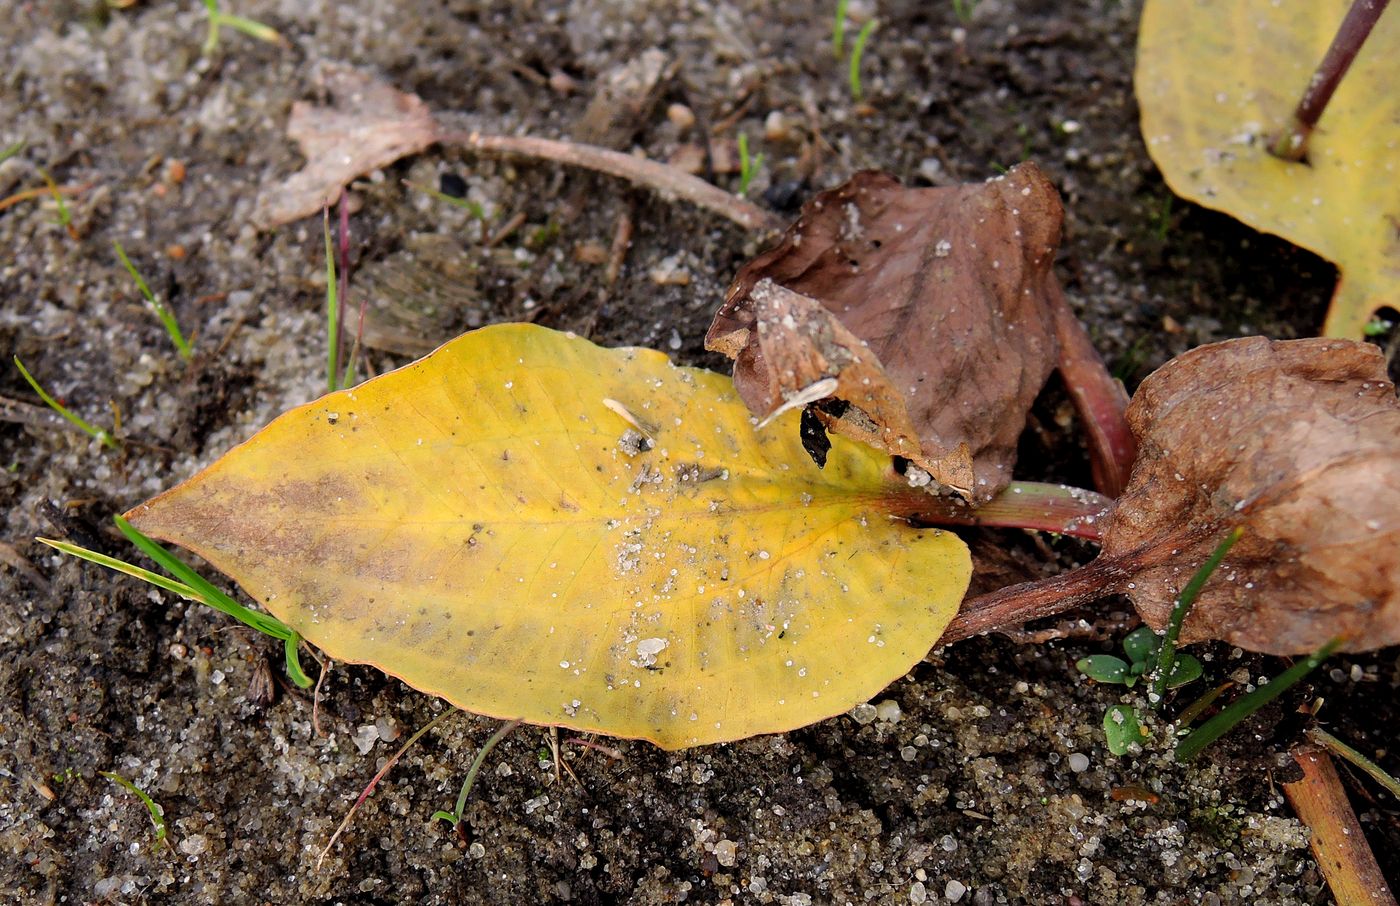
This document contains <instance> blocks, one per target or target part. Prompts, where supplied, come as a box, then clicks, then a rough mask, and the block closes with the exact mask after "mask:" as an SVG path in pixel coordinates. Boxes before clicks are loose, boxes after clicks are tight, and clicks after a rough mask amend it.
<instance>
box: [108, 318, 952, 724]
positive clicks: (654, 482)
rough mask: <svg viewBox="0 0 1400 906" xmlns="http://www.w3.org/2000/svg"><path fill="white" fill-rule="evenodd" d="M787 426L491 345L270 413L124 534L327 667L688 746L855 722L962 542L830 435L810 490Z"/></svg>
mask: <svg viewBox="0 0 1400 906" xmlns="http://www.w3.org/2000/svg"><path fill="white" fill-rule="evenodd" d="M797 418H798V416H797V414H796V413H790V414H789V416H788V417H785V418H780V419H778V420H777V421H776V422H774V423H773V424H772V425H770V426H768V427H766V428H765V429H764V430H762V431H756V430H755V428H754V427H753V425H752V423H751V421H750V417H749V412H748V410H747V408H745V406H744V405H743V403H742V402H740V401H739V400H738V398H737V395H736V394H735V392H734V389H733V386H732V384H731V383H730V380H729V379H728V378H727V377H723V376H721V375H718V374H714V373H711V372H707V371H700V370H696V369H691V368H679V367H676V366H674V365H672V364H671V363H670V362H669V361H667V359H666V357H665V356H664V355H663V354H661V353H659V352H654V351H651V350H645V349H602V348H599V347H597V346H594V345H593V344H591V343H588V342H587V341H585V340H582V339H578V338H575V337H572V336H568V335H565V334H560V333H555V332H553V331H549V330H545V329H543V328H539V327H533V326H530V325H501V326H496V327H489V328H486V329H483V330H479V331H476V332H474V333H470V334H467V335H465V336H463V337H460V338H458V339H456V340H454V341H452V342H451V343H448V344H447V345H446V346H444V347H442V348H441V349H439V350H438V351H437V352H435V353H433V354H432V355H430V356H428V357H427V358H425V359H423V360H421V361H418V362H415V363H414V364H412V365H409V366H407V367H405V368H402V369H400V370H398V371H396V372H394V373H392V374H389V375H385V376H384V377H381V378H378V379H376V380H373V381H370V382H368V383H366V384H363V385H361V386H360V387H357V388H355V389H354V390H349V391H342V392H340V393H334V394H330V395H328V396H326V397H323V398H322V399H320V400H318V401H316V402H314V403H311V404H309V405H306V406H303V407H301V408H299V409H296V410H293V411H291V412H288V413H287V414H285V415H283V416H282V417H280V418H279V419H277V420H276V421H275V422H273V423H272V424H271V425H270V426H269V427H267V428H266V429H264V430H263V431H262V432H261V433H260V434H258V435H257V436H256V437H254V438H253V439H252V440H250V441H248V442H247V443H246V444H244V445H242V446H240V447H238V448H237V449H235V450H233V451H232V452H230V453H229V454H228V455H226V456H225V457H224V458H223V459H221V460H219V461H218V462H216V463H214V465H212V466H210V467H209V468H208V469H206V470H205V471H204V472H202V473H200V474H199V475H197V476H195V477H194V478H193V479H191V480H190V481H188V482H186V483H185V484H183V485H180V486H179V487H177V488H175V489H174V490H172V491H169V492H167V493H166V494H163V495H162V496H160V497H157V498H156V499H155V500H153V501H151V502H149V503H147V504H145V505H143V506H140V507H137V508H136V509H135V510H133V511H132V512H131V513H130V514H129V516H128V518H130V520H131V521H132V522H133V523H134V524H135V525H137V526H138V527H139V528H140V529H141V530H142V531H144V532H146V533H148V534H151V535H154V536H157V537H161V538H164V539H166V540H169V541H173V542H175V543H177V544H181V545H183V546H184V547H187V548H189V549H190V550H193V551H195V552H196V553H198V554H200V555H201V556H203V557H204V558H205V559H207V560H208V561H209V562H210V563H212V564H213V565H214V566H216V567H218V568H219V569H221V570H223V571H224V572H226V573H228V574H229V575H230V576H232V577H233V578H235V579H236V580H237V581H238V582H239V584H241V585H242V586H243V588H244V589H246V590H247V591H248V593H249V594H250V595H252V596H253V597H254V598H255V599H256V600H258V601H260V602H261V603H262V604H264V605H265V606H266V607H267V608H268V609H269V610H270V611H272V612H273V613H274V614H275V615H276V616H277V617H279V618H280V619H281V620H283V621H284V622H286V623H287V624H288V625H290V626H291V627H292V628H294V629H295V630H297V631H298V632H300V633H301V634H302V635H304V636H305V637H306V638H307V639H308V640H310V641H311V642H313V643H314V644H316V645H318V646H320V647H321V648H323V649H324V650H325V651H326V652H327V653H329V654H330V655H331V656H333V657H335V658H336V659H338V660H344V661H352V662H361V663H369V664H373V665H375V666H377V667H379V668H381V669H383V670H385V671H386V672H388V673H391V674H393V675H395V676H398V677H400V678H402V679H403V680H404V681H405V682H407V683H409V684H410V685H412V686H415V687H416V688H419V689H422V690H424V691H426V692H430V693H433V694H435V695H440V696H442V697H443V698H445V699H447V700H448V701H450V702H452V703H453V704H455V705H458V706H460V707H462V708H465V709H466V710H469V711H474V712H477V713H480V714H488V715H492V716H495V717H500V718H522V719H524V720H526V721H529V722H531V723H537V724H558V725H563V726H568V727H573V728H576V729H579V730H590V731H598V732H601V733H606V734H609V735H612V736H621V737H637V738H644V739H649V740H651V741H653V742H655V743H657V744H658V745H660V746H663V747H666V748H679V747H683V746H689V745H698V744H703V743H711V742H719V741H723V740H732V739H739V738H743V737H746V736H751V735H754V734H758V733H770V732H777V731H781V730H787V729H791V728H794V727H799V726H803V725H805V724H808V723H811V722H813V721H816V720H820V719H822V718H824V717H829V716H831V715H833V714H838V713H840V712H842V711H845V710H847V709H849V708H850V707H852V706H853V705H855V704H858V703H860V702H862V701H865V700H866V699H868V698H869V697H870V696H872V695H874V694H875V693H876V692H878V691H879V690H880V689H881V688H883V687H884V686H885V685H887V684H888V683H890V682H891V681H892V680H894V679H896V678H898V677H899V676H901V675H903V674H904V673H905V672H906V671H908V670H909V668H910V667H911V666H912V665H913V664H915V663H917V662H918V661H919V660H920V659H921V658H922V657H923V656H924V655H925V654H926V653H927V652H928V650H929V648H930V647H931V646H932V645H933V643H934V642H935V641H936V640H937V639H938V637H939V635H940V634H941V633H942V631H943V628H944V626H945V625H946V624H947V622H948V621H949V620H950V619H951V618H952V616H953V614H954V612H955V611H956V610H957V607H958V604H959V602H960V601H961V599H962V596H963V592H964V591H965V590H966V587H967V583H968V579H969V575H970V561H969V557H968V553H967V549H966V547H965V546H964V545H963V543H962V542H961V541H960V540H959V539H958V538H957V537H956V536H954V535H952V534H949V533H945V532H940V531H937V530H933V529H916V528H912V527H910V526H908V525H907V524H904V523H902V522H899V521H897V520H893V519H891V518H890V517H888V516H887V515H885V514H884V513H883V512H882V511H881V509H880V501H881V499H882V493H883V492H884V491H885V490H887V489H888V488H889V481H890V475H889V460H888V457H886V456H883V455H881V454H878V453H876V452H874V451H873V450H870V449H868V448H866V447H864V446H862V445H859V444H854V443H849V442H846V441H843V440H842V439H841V438H833V447H832V450H831V453H830V457H829V459H828V462H827V466H826V469H825V470H824V471H822V470H818V469H817V467H816V466H815V465H813V463H812V461H811V459H810V458H809V457H808V456H807V454H806V453H805V452H804V451H803V450H802V448H801V446H800V444H799V442H798V430H797ZM629 420H630V421H631V422H635V423H636V424H635V426H634V425H633V424H630V423H629ZM638 428H640V429H641V430H640V431H639V430H638Z"/></svg>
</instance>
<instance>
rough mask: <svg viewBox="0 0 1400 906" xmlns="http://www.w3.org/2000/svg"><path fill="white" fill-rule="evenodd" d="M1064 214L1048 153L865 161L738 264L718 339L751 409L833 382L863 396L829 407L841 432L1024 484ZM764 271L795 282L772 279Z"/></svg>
mask: <svg viewBox="0 0 1400 906" xmlns="http://www.w3.org/2000/svg"><path fill="white" fill-rule="evenodd" d="M1061 219H1062V209H1061V207H1060V200H1059V196H1058V194H1057V193H1056V191H1055V189H1054V187H1053V186H1052V185H1051V184H1050V182H1049V181H1048V180H1047V179H1046V178H1045V176H1044V175H1043V174H1042V173H1041V172H1040V171H1039V170H1038V169H1037V168H1036V167H1035V165H1034V164H1022V165H1020V166H1018V167H1016V168H1015V169H1013V170H1012V171H1011V172H1010V173H1008V174H1007V175H1006V176H1004V177H999V178H997V179H993V180H990V181H988V182H986V183H983V184H977V185H966V186H956V187H951V188H938V189H907V188H905V187H903V186H901V185H900V184H899V182H898V181H897V180H895V179H894V178H893V177H891V176H889V175H887V174H884V173H876V172H863V173H858V174H856V175H855V176H854V177H852V178H851V180H850V181H849V182H847V183H846V184H845V185H842V186H840V187H838V188H835V189H832V190H829V191H827V192H823V193H821V194H820V195H818V196H817V197H816V198H814V199H813V200H812V201H811V202H809V203H808V204H807V205H806V206H805V207H804V208H803V212H802V216H801V217H800V218H799V219H798V221H797V222H796V223H795V224H793V225H792V226H791V227H789V229H788V231H787V232H786V233H785V234H784V236H783V238H782V240H781V241H780V242H779V244H778V245H777V246H776V247H774V248H773V249H771V250H769V251H768V252H765V253H764V254H762V255H760V256H759V257H757V258H755V259H754V260H753V261H750V262H749V263H748V264H747V265H745V266H744V268H743V269H742V270H740V272H739V275H738V277H736V278H735V281H734V283H733V285H732V286H731V287H730V290H729V293H728V295H727V297H726V300H725V303H724V305H723V307H721V309H720V311H719V313H718V315H716V317H715V322H714V324H713V325H712V326H711V328H710V332H709V335H708V336H707V338H706V344H707V346H708V347H709V348H711V349H715V350H719V351H721V352H724V353H726V354H727V355H730V356H731V357H734V358H735V359H736V364H735V375H734V379H735V384H736V385H737V387H738V389H739V393H740V395H741V396H742V397H743V399H744V401H745V403H747V404H748V406H749V408H750V409H751V410H752V411H753V412H755V413H757V414H759V415H761V416H767V415H769V414H770V413H771V412H773V411H774V410H776V409H779V408H781V407H782V406H784V404H790V403H791V402H792V401H793V400H800V399H805V398H806V396H809V395H811V394H812V393H813V392H816V391H814V390H813V388H814V386H815V387H816V388H817V390H820V388H821V386H822V385H821V384H820V383H819V382H820V381H822V380H834V381H835V382H836V383H837V385H839V389H838V390H835V391H834V396H835V397H836V398H838V399H841V400H844V401H845V402H846V403H848V404H850V407H849V408H848V409H847V410H846V411H845V412H844V413H840V414H832V413H833V412H839V410H832V409H831V407H827V408H828V411H827V413H826V414H825V415H824V420H825V421H826V422H827V424H828V426H829V427H830V428H831V429H832V430H834V431H835V432H837V433H840V434H845V435H848V436H851V437H855V438H857V439H860V440H864V441H866V442H867V443H872V444H874V445H875V446H878V447H881V448H883V449H885V450H887V451H889V452H890V453H891V454H894V455H899V456H904V457H906V458H908V459H909V460H911V461H912V462H914V463H915V464H916V465H918V466H920V467H921V468H923V469H924V470H926V471H927V472H929V474H930V475H932V476H933V478H934V479H935V480H937V481H939V482H941V483H943V484H945V485H947V486H949V487H952V488H954V489H956V490H959V491H960V492H962V493H964V494H968V495H970V496H973V497H975V498H976V499H978V500H986V499H988V498H990V497H991V496H993V495H994V494H995V493H996V492H997V491H999V490H1001V489H1002V488H1003V487H1005V486H1006V484H1007V482H1008V481H1009V480H1010V478H1011V466H1012V464H1013V463H1014V462H1015V456H1016V442H1017V438H1018V437H1019V436H1020V434H1021V430H1022V428H1023V427H1024V426H1025V415H1026V411H1027V410H1028V409H1029V408H1030V405H1031V402H1032V401H1033V400H1034V398H1035V395H1036V394H1037V393H1038V392H1039V391H1040V388H1041V386H1042V385H1043V384H1044V382H1045V379H1046V377H1048V376H1049V373H1050V371H1051V369H1052V368H1053V367H1054V365H1055V360H1056V355H1057V353H1058V345H1057V342H1056V339H1055V331H1054V324H1053V318H1052V316H1051V313H1050V306H1049V304H1048V302H1047V299H1048V297H1049V296H1050V294H1051V293H1053V292H1055V291H1056V288H1055V286H1054V276H1053V274H1052V273H1051V266H1052V263H1053V259H1054V253H1055V248H1056V246H1057V244H1058V243H1059V237H1060V223H1061ZM766 280H767V281H772V283H773V284H777V285H778V286H780V287H786V288H787V289H788V290H790V291H791V292H789V293H786V294H784V293H781V292H774V291H771V290H765V289H761V288H760V287H762V286H764V285H765V284H764V281H766ZM804 300H805V301H804ZM789 347H791V348H789ZM846 369H851V373H850V374H847V373H845V370H846Z"/></svg>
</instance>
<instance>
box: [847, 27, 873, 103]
mask: <svg viewBox="0 0 1400 906" xmlns="http://www.w3.org/2000/svg"><path fill="white" fill-rule="evenodd" d="M878 25H879V21H878V20H876V19H871V20H870V21H869V22H867V23H865V24H864V25H862V26H861V28H860V32H859V33H858V34H857V35H856V40H855V43H854V44H852V45H851V65H850V70H849V72H848V73H847V79H848V81H849V82H850V83H851V96H852V97H854V98H855V99H856V100H857V101H859V100H861V99H862V98H864V97H865V90H864V89H863V88H862V87H861V84H860V61H861V59H862V58H863V57H864V56H865V45H866V44H867V43H868V42H869V41H870V36H871V35H873V34H874V33H875V28H876V26H878Z"/></svg>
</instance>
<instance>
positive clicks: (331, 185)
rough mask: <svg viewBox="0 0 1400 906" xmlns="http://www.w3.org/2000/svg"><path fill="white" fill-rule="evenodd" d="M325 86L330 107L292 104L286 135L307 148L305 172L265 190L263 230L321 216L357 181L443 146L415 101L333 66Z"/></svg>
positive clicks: (258, 217)
mask: <svg viewBox="0 0 1400 906" xmlns="http://www.w3.org/2000/svg"><path fill="white" fill-rule="evenodd" d="M321 79H322V81H323V82H324V87H325V90H326V91H327V92H328V93H329V94H330V96H331V101H332V103H331V106H329V107H321V106H318V105H315V104H310V103H307V102H305V101H298V102H296V103H295V104H293V105H292V116H291V119H290V120H289V121H288V123H287V134H288V135H289V136H290V137H291V138H292V139H293V140H295V141H296V143H297V144H298V145H299V146H300V147H301V152H302V154H304V155H305V156H306V166H304V167H302V169H301V170H299V171H297V172H296V173H294V174H292V176H290V177H289V178H287V179H286V180H284V181H283V182H281V183H279V184H278V185H276V186H272V187H269V188H265V189H264V190H263V192H262V195H261V197H260V198H259V199H258V205H257V208H256V210H254V212H253V223H254V224H255V225H256V226H257V227H258V228H259V229H269V228H271V227H275V226H280V225H281V224H284V223H290V222H291V221H293V220H299V219H301V218H302V217H307V216H309V215H311V214H315V213H316V212H317V211H319V210H321V208H322V207H324V206H325V205H327V204H330V203H331V202H333V201H334V200H335V198H336V196H338V195H339V194H340V190H341V187H342V186H345V185H348V184H349V183H350V182H351V181H352V180H354V179H355V178H356V177H359V176H362V175H364V174H366V173H368V172H370V171H371V170H375V169H377V168H379V167H384V166H388V165H389V164H391V163H393V162H394V161H396V160H398V159H399V158H401V157H405V156H407V155H409V154H416V153H418V152H419V151H422V150H423V149H425V148H427V147H428V146H429V145H431V144H433V142H435V141H437V135H438V125H437V121H436V120H435V119H434V117H433V114H432V111H430V110H429V109H428V105H427V104H425V103H423V101H422V100H420V99H419V98H418V96H417V95H413V94H405V93H404V92H402V91H397V90H395V89H394V88H391V87H390V86H389V85H386V84H385V83H383V82H380V81H378V80H377V79H375V78H373V77H372V76H370V75H367V74H366V73H363V72H361V71H359V70H357V69H351V68H349V67H347V66H339V65H327V66H326V67H325V68H324V69H323V70H322V73H321Z"/></svg>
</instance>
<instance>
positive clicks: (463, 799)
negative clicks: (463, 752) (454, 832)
mask: <svg viewBox="0 0 1400 906" xmlns="http://www.w3.org/2000/svg"><path fill="white" fill-rule="evenodd" d="M518 726H520V720H519V719H518V718H517V719H516V720H511V721H506V722H505V723H503V724H501V726H500V727H499V728H498V729H497V730H496V732H495V733H492V734H491V738H490V739H488V740H486V742H485V744H484V745H482V747H481V751H480V752H477V753H476V758H475V759H473V761H472V766H471V767H470V768H468V769H467V779H466V780H464V781H462V791H461V792H460V793H458V794H457V807H456V808H455V809H454V810H453V811H450V812H446V811H443V810H441V809H439V810H438V811H436V812H433V818H432V820H434V821H437V820H439V819H440V820H443V821H446V822H448V823H449V824H451V825H452V826H453V827H454V828H457V827H458V826H459V825H460V824H461V823H462V812H464V811H465V810H466V808H467V796H468V795H469V794H470V793H471V791H472V786H473V785H475V784H476V775H477V774H480V773H481V766H482V765H483V764H485V763H486V756H487V755H489V754H491V750H492V749H494V748H496V743H498V742H500V741H501V740H503V739H505V738H506V737H507V736H509V735H510V732H511V731H512V730H514V729H515V728H516V727H518Z"/></svg>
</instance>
